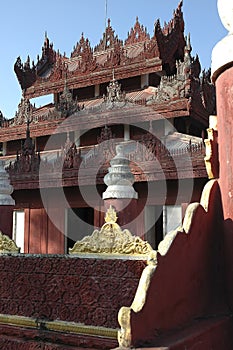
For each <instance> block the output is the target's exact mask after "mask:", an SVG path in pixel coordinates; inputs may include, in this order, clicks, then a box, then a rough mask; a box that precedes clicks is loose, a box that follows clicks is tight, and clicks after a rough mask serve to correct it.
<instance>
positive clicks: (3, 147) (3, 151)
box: [2, 142, 7, 156]
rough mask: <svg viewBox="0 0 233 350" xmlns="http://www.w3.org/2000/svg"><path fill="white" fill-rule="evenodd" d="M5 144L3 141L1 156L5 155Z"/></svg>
mask: <svg viewBox="0 0 233 350" xmlns="http://www.w3.org/2000/svg"><path fill="white" fill-rule="evenodd" d="M6 145H7V143H6V142H3V143H2V155H3V156H5V155H6V150H7V148H6Z"/></svg>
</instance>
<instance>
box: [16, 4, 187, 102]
mask: <svg viewBox="0 0 233 350" xmlns="http://www.w3.org/2000/svg"><path fill="white" fill-rule="evenodd" d="M181 8H182V2H181V3H180V4H179V6H178V8H177V9H176V11H174V14H173V18H172V20H171V21H170V22H169V23H168V24H166V25H165V26H164V28H161V26H160V23H159V21H157V22H156V25H155V28H154V33H153V36H152V37H151V38H150V35H149V34H148V33H147V30H146V28H145V27H144V26H143V25H141V24H140V23H139V20H138V18H137V19H136V23H135V25H134V27H133V28H131V30H130V32H129V33H128V37H127V38H126V40H125V42H123V41H122V40H120V39H119V38H118V36H117V35H115V31H114V30H113V28H112V26H111V23H110V20H108V25H107V27H106V30H105V32H104V34H103V38H102V39H101V40H100V43H99V44H98V45H97V46H96V47H95V48H94V49H92V48H91V46H90V42H89V40H88V39H86V38H84V35H83V34H82V35H81V38H80V41H79V42H78V43H77V44H76V46H75V47H74V50H73V52H72V53H71V57H70V58H67V57H65V56H62V55H61V54H60V53H59V52H55V50H54V49H53V44H50V42H49V39H48V37H47V35H46V37H45V42H44V46H43V47H42V55H41V57H38V61H37V63H36V64H35V63H34V62H32V63H31V62H30V58H29V57H28V59H27V61H26V62H25V63H22V61H21V59H20V57H18V58H17V60H16V63H15V66H14V69H15V72H16V75H17V78H18V81H19V83H20V85H21V88H22V90H23V91H24V96H25V97H27V98H32V97H36V96H41V95H44V94H51V93H57V92H61V91H62V90H63V87H64V79H65V78H66V79H67V86H68V88H70V89H71V88H72V89H74V88H80V87H85V86H90V85H95V84H100V83H104V82H108V81H109V80H110V79H111V75H112V69H113V68H114V69H115V74H116V78H117V79H123V78H128V77H130V76H136V75H139V74H146V73H150V72H155V71H161V70H162V69H163V67H166V69H167V70H168V72H169V73H170V72H173V71H174V70H175V65H176V60H177V59H181V60H183V57H184V47H185V38H184V21H183V14H182V9H181Z"/></svg>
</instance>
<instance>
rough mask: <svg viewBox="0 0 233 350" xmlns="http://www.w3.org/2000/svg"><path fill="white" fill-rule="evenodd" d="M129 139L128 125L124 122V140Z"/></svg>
mask: <svg viewBox="0 0 233 350" xmlns="http://www.w3.org/2000/svg"><path fill="white" fill-rule="evenodd" d="M129 140H130V125H129V124H124V141H129Z"/></svg>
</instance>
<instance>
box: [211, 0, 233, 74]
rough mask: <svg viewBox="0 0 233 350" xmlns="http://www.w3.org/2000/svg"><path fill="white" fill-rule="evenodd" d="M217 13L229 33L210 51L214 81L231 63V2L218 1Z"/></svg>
mask: <svg viewBox="0 0 233 350" xmlns="http://www.w3.org/2000/svg"><path fill="white" fill-rule="evenodd" d="M218 12H219V16H220V19H221V21H222V23H223V25H224V27H225V28H226V29H227V31H228V32H229V33H228V35H227V36H225V37H224V38H223V39H222V40H221V41H220V42H218V43H217V45H216V46H215V47H214V49H213V51H212V66H211V71H212V78H213V81H215V80H216V78H217V77H218V75H219V74H220V73H221V72H222V70H223V69H224V68H225V67H227V66H228V65H230V64H231V63H232V62H233V0H218Z"/></svg>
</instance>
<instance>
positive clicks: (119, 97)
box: [103, 69, 126, 107]
mask: <svg viewBox="0 0 233 350" xmlns="http://www.w3.org/2000/svg"><path fill="white" fill-rule="evenodd" d="M125 97H126V94H125V91H122V90H121V84H120V83H119V82H118V81H117V80H116V79H115V77H114V69H113V78H112V80H111V81H110V82H109V85H108V86H107V95H106V96H105V95H103V99H104V102H105V103H106V104H108V105H110V106H112V107H113V106H114V104H115V103H119V102H123V103H125V102H126V98H125Z"/></svg>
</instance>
